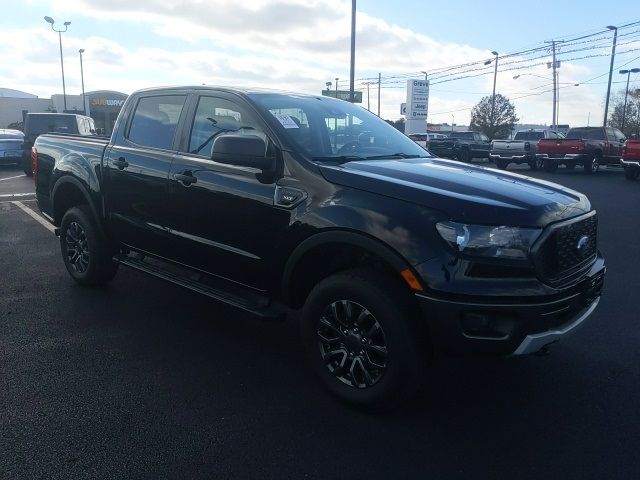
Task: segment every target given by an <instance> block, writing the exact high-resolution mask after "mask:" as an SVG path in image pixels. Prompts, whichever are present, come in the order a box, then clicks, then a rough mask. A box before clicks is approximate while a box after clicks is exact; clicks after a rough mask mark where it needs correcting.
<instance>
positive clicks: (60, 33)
mask: <svg viewBox="0 0 640 480" xmlns="http://www.w3.org/2000/svg"><path fill="white" fill-rule="evenodd" d="M44 19H45V21H46V22H47V23H48V24H50V25H51V30H53V31H54V32H57V33H58V40H59V42H60V66H61V67H62V98H63V99H64V109H65V110H66V109H67V89H66V86H65V84H64V59H63V57H62V33H63V32H66V31H67V28H68V27H69V25H71V22H64V30H56V29H55V27H54V26H53V24H54V23H56V22H55V20H54V19H53V18H51V17H44Z"/></svg>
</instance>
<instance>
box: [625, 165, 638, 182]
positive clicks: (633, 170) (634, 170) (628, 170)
mask: <svg viewBox="0 0 640 480" xmlns="http://www.w3.org/2000/svg"><path fill="white" fill-rule="evenodd" d="M638 177H640V168H638V167H624V178H626V179H627V180H637V178H638Z"/></svg>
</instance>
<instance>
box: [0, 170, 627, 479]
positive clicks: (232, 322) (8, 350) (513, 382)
mask: <svg viewBox="0 0 640 480" xmlns="http://www.w3.org/2000/svg"><path fill="white" fill-rule="evenodd" d="M522 171H523V173H527V174H528V173H529V171H528V169H526V168H524V169H523V170H522ZM20 174H21V172H20V171H19V170H18V169H14V168H7V167H4V168H0V285H1V291H0V478H2V479H5V478H6V479H23V478H24V479H27V478H28V479H31V478H46V479H58V478H60V479H85V478H86V479H97V478H135V479H141V478H154V479H158V478H181V479H199V478H203V479H205V478H206V479H211V478H221V479H222V478H241V479H244V478H274V479H275V478H277V479H285V478H294V479H299V478H318V479H329V478H332V479H344V478H348V479H362V478H385V479H386V478H421V479H425V478H429V479H453V478H456V479H457V478H459V479H469V478H474V479H477V478H491V479H496V478H518V479H522V478H548V479H555V478H565V479H573V478H576V479H578V478H579V479H592V478H593V479H596V478H597V479H605V478H606V479H614V478H615V479H631V478H640V456H639V455H638V450H639V449H640V328H639V327H640V313H639V310H640V309H639V306H638V305H639V304H638V295H639V294H640V275H639V274H638V270H639V268H640V215H638V213H637V210H638V204H639V202H640V181H636V182H630V181H626V180H625V179H624V176H623V173H622V171H620V170H613V169H610V170H607V169H605V170H603V171H601V172H599V173H598V174H597V175H593V176H588V175H585V174H584V173H582V170H581V169H576V170H575V171H566V170H563V169H561V170H559V171H558V172H557V173H555V174H547V173H538V172H536V173H535V174H534V176H536V177H540V178H545V179H549V180H552V181H555V182H558V183H562V184H564V185H567V186H569V187H571V188H575V189H577V190H579V191H582V192H584V193H586V194H587V195H588V196H589V197H590V199H591V200H592V203H593V204H594V205H595V207H596V208H597V209H598V211H599V215H600V247H601V249H602V251H603V252H604V255H605V257H606V260H607V264H608V269H609V271H608V275H607V279H606V283H605V293H604V296H603V299H602V301H601V303H600V306H599V307H598V309H597V311H596V313H595V314H594V316H593V317H592V319H591V320H590V321H589V323H588V324H587V325H585V326H584V327H583V328H582V329H581V330H580V331H578V332H577V333H576V335H575V336H573V337H571V338H569V339H567V340H565V341H564V342H563V343H562V344H561V345H557V346H555V348H553V349H552V351H551V354H550V355H547V356H544V357H537V356H531V357H524V358H511V359H499V360H466V359H440V360H439V361H438V362H437V363H436V365H434V367H433V369H432V371H431V373H430V375H429V378H428V382H427V386H426V388H425V389H424V391H423V392H422V393H421V394H420V395H419V396H418V397H417V398H416V399H414V400H413V401H412V402H411V403H409V404H407V405H405V406H404V407H403V408H402V409H400V410H398V411H395V412H391V413H387V414H378V415H372V414H366V413H362V412H359V411H355V410H353V409H351V408H348V407H346V406H344V405H342V404H340V403H337V402H336V401H334V400H333V399H332V398H331V397H329V396H328V395H327V394H326V393H325V391H324V390H323V388H322V386H321V385H320V383H319V382H318V381H316V379H315V378H314V377H313V376H312V375H311V373H310V369H309V368H308V367H307V366H306V364H305V363H304V362H303V361H301V358H302V353H301V348H300V347H299V345H298V341H297V338H298V337H297V327H296V325H295V323H294V322H293V321H288V322H284V323H274V324H272V323H264V322H261V321H259V320H257V319H255V318H253V317H249V316H247V315H246V314H243V313H240V312H238V311H235V310H233V309H231V308H228V307H226V306H223V305H220V304H217V303H215V302H213V301H212V300H210V299H208V298H204V297H200V296H198V295H196V294H193V293H191V292H189V291H186V290H182V289H180V288H179V287H175V286H172V285H169V284H165V283H163V282H162V281H160V280H156V279H154V278H150V277H147V276H144V275H143V274H141V273H137V272H134V271H129V270H125V269H121V271H120V272H119V274H118V276H117V277H116V279H115V280H114V281H113V282H112V283H111V284H110V286H109V287H108V288H104V289H84V288H82V287H79V286H77V285H75V284H74V282H73V281H72V280H71V278H70V277H69V276H68V275H67V272H66V271H65V269H64V266H63V264H62V261H61V260H60V254H59V247H58V242H57V239H56V238H55V237H54V236H53V235H52V233H51V232H50V231H49V230H47V229H46V228H45V227H44V226H43V225H41V224H40V223H38V222H37V221H35V220H34V218H32V217H31V216H29V215H28V214H27V212H26V211H25V209H24V208H21V205H22V206H24V207H28V208H31V209H34V210H35V211H37V206H36V204H35V201H34V200H33V198H34V197H33V195H32V192H33V182H32V181H31V180H30V179H28V178H26V177H24V176H20ZM14 176H16V177H17V178H11V177H14ZM16 194H18V195H20V194H26V195H21V196H16ZM16 201H17V202H20V204H16V203H14V202H16Z"/></svg>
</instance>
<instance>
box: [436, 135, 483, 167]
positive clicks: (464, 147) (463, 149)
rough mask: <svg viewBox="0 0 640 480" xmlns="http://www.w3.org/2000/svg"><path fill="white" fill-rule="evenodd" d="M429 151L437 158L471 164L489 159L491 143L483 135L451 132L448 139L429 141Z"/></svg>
mask: <svg viewBox="0 0 640 480" xmlns="http://www.w3.org/2000/svg"><path fill="white" fill-rule="evenodd" d="M427 149H428V150H429V151H430V152H431V153H432V154H433V155H435V156H437V157H442V158H454V159H456V160H460V161H461V162H470V161H471V160H473V159H474V158H489V152H490V151H491V141H490V140H489V137H487V136H486V135H485V134H483V133H478V132H451V133H450V134H449V136H448V137H447V138H443V139H436V140H431V141H429V145H428V147H427Z"/></svg>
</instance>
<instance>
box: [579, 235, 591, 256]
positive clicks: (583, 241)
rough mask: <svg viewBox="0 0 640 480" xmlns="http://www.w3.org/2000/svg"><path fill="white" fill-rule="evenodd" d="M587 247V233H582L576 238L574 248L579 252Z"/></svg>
mask: <svg viewBox="0 0 640 480" xmlns="http://www.w3.org/2000/svg"><path fill="white" fill-rule="evenodd" d="M588 248H589V237H588V236H587V235H583V236H582V237H580V238H579V239H578V243H577V244H576V250H578V252H580V253H585V252H586V251H587V249H588Z"/></svg>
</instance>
